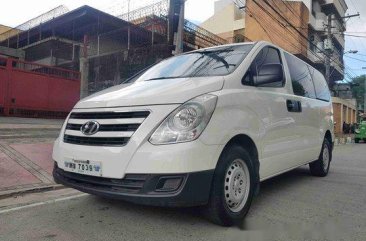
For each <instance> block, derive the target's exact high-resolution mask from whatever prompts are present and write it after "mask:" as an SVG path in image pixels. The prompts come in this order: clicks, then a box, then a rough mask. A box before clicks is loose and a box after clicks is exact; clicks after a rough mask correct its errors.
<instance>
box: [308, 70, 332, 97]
mask: <svg viewBox="0 0 366 241" xmlns="http://www.w3.org/2000/svg"><path fill="white" fill-rule="evenodd" d="M312 77H313V82H314V86H315V94H316V98H317V99H319V100H324V101H330V91H329V87H328V84H327V81H326V80H325V78H324V76H323V75H322V73H320V72H319V71H317V70H313V73H312Z"/></svg>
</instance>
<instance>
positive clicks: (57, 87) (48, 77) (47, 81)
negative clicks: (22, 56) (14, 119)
mask: <svg viewBox="0 0 366 241" xmlns="http://www.w3.org/2000/svg"><path fill="white" fill-rule="evenodd" d="M79 98H80V73H79V72H76V71H71V70H67V69H62V68H57V67H51V66H47V65H42V64H35V63H32V62H26V61H21V60H16V59H12V58H2V57H0V115H5V116H23V117H51V118H52V117H53V118H61V117H65V116H66V115H67V113H68V112H69V111H70V110H71V109H72V107H73V106H74V105H75V104H76V102H77V101H78V100H79Z"/></svg>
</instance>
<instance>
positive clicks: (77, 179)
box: [56, 168, 148, 193]
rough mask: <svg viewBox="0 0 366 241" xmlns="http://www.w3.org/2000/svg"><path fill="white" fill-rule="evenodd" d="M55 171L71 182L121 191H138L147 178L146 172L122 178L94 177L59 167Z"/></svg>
mask: <svg viewBox="0 0 366 241" xmlns="http://www.w3.org/2000/svg"><path fill="white" fill-rule="evenodd" d="M56 172H57V173H58V174H60V175H62V177H63V178H65V179H66V180H67V181H68V182H71V183H75V184H82V185H83V186H89V187H93V188H100V189H103V190H110V191H118V192H123V193H138V192H140V191H141V190H142V188H143V187H144V184H145V182H146V180H147V178H148V175H147V174H127V175H126V176H125V177H124V178H123V179H113V178H105V177H95V176H87V175H82V174H78V173H72V172H66V171H64V170H62V169H60V168H57V169H56Z"/></svg>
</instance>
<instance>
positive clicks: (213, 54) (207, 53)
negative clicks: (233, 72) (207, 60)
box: [197, 48, 234, 69]
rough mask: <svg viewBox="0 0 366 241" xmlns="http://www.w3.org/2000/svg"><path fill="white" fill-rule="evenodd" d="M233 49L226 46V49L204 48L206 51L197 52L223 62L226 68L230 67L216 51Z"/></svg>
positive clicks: (222, 51)
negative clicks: (211, 49)
mask: <svg viewBox="0 0 366 241" xmlns="http://www.w3.org/2000/svg"><path fill="white" fill-rule="evenodd" d="M231 51H234V50H233V49H230V48H227V49H220V50H213V51H210V50H206V51H197V53H199V54H202V55H206V56H208V57H211V58H213V59H214V60H217V61H219V62H221V63H223V64H224V66H225V68H226V69H229V68H230V64H228V62H227V61H226V60H225V59H224V58H223V57H221V56H219V55H218V53H224V52H231Z"/></svg>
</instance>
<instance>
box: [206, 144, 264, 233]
mask: <svg viewBox="0 0 366 241" xmlns="http://www.w3.org/2000/svg"><path fill="white" fill-rule="evenodd" d="M253 163H254V162H253V160H252V158H251V156H250V155H249V153H248V152H247V151H246V150H245V149H244V148H243V147H241V146H239V145H231V146H229V147H228V148H226V149H225V150H224V152H223V153H222V154H221V156H220V159H219V161H218V164H217V167H216V170H215V173H214V177H213V181H212V186H211V192H210V199H209V202H208V205H207V207H206V211H207V212H206V213H207V215H208V218H209V219H210V220H211V221H212V222H213V223H215V224H219V225H222V226H232V225H234V224H235V223H239V222H240V221H242V220H243V219H244V217H245V216H246V214H247V213H248V211H249V208H250V205H251V203H252V200H253V197H254V193H255V190H256V187H257V184H258V183H257V181H256V180H257V178H256V175H255V171H254V170H255V168H254V166H253Z"/></svg>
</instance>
